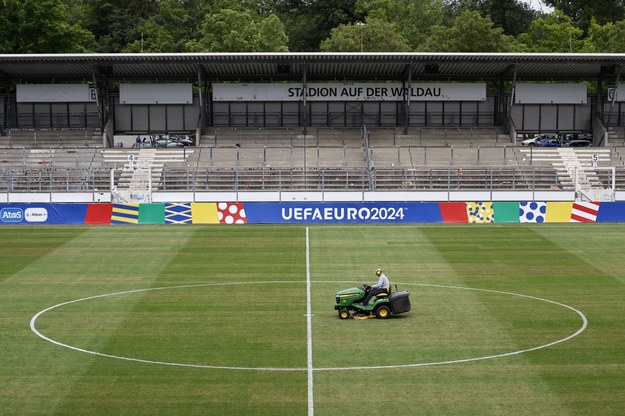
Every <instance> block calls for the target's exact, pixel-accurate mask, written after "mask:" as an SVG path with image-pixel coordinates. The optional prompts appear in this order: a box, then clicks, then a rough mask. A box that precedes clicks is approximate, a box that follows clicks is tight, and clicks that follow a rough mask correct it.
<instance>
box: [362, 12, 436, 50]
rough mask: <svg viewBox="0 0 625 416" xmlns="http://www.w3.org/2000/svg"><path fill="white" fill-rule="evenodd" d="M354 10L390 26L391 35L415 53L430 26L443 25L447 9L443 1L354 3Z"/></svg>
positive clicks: (427, 33) (428, 31)
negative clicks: (355, 8) (404, 42)
mask: <svg viewBox="0 0 625 416" xmlns="http://www.w3.org/2000/svg"><path fill="white" fill-rule="evenodd" d="M357 10H359V11H362V13H363V14H365V15H367V16H368V17H369V18H376V19H379V20H381V21H383V22H386V23H389V24H392V25H393V26H392V27H391V30H392V32H391V33H392V34H394V35H399V36H401V37H402V38H403V39H405V40H406V41H407V42H408V44H409V45H410V48H411V49H412V50H416V49H417V48H418V47H419V45H421V44H422V43H423V41H424V40H425V38H426V37H427V35H429V33H430V28H431V27H432V26H434V25H442V24H443V23H444V18H445V14H446V12H447V6H446V5H445V2H444V1H443V0H426V1H423V0H358V2H357ZM415 22H418V24H415Z"/></svg>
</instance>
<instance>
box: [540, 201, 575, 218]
mask: <svg viewBox="0 0 625 416" xmlns="http://www.w3.org/2000/svg"><path fill="white" fill-rule="evenodd" d="M572 210H573V203H572V202H547V218H546V219H545V222H569V221H571V211H572Z"/></svg>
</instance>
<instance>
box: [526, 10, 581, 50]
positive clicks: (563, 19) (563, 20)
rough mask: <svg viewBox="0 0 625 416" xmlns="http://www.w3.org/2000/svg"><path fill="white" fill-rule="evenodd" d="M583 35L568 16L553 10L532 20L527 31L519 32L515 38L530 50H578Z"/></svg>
mask: <svg viewBox="0 0 625 416" xmlns="http://www.w3.org/2000/svg"><path fill="white" fill-rule="evenodd" d="M583 35H584V32H583V30H581V29H579V28H577V27H575V26H574V25H573V20H572V19H571V18H570V17H568V16H566V15H565V14H563V13H562V12H560V11H558V10H555V11H554V12H553V13H550V14H548V15H546V16H544V17H541V18H540V19H536V20H535V21H534V22H532V25H531V27H530V30H529V32H527V33H522V34H520V35H519V36H518V37H517V40H518V42H519V43H521V44H522V45H523V46H524V47H525V48H526V50H528V51H531V52H580V51H581V49H582V47H583V40H582V37H583Z"/></svg>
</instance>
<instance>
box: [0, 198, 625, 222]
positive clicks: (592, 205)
mask: <svg viewBox="0 0 625 416" xmlns="http://www.w3.org/2000/svg"><path fill="white" fill-rule="evenodd" d="M568 222H625V202H601V203H599V202H544V201H542V202H541V201H520V202H492V201H471V202H439V203H437V202H405V203H400V202H379V203H375V202H371V203H351V202H345V203H341V202H337V203H261V202H246V203H243V202H193V203H175V202H171V203H153V204H0V224H7V225H10V224H337V223H345V224H395V223H409V224H422V223H435V224H436V223H457V224H467V223H470V224H480V223H491V224H493V223H494V224H506V223H568Z"/></svg>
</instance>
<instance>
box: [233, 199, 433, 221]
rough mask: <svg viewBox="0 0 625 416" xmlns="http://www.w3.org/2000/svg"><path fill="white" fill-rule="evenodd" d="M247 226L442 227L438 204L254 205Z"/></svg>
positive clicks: (248, 211)
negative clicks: (411, 225) (381, 224)
mask: <svg viewBox="0 0 625 416" xmlns="http://www.w3.org/2000/svg"><path fill="white" fill-rule="evenodd" d="M245 212H246V215H247V222H248V224H338V223H347V224H362V223H377V224H380V223H389V224H390V223H440V222H443V218H442V216H441V212H440V209H439V208H438V203H432V202H406V203H397V202H392V203H383V202H372V203H341V202H337V203H253V204H250V203H248V204H245Z"/></svg>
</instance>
